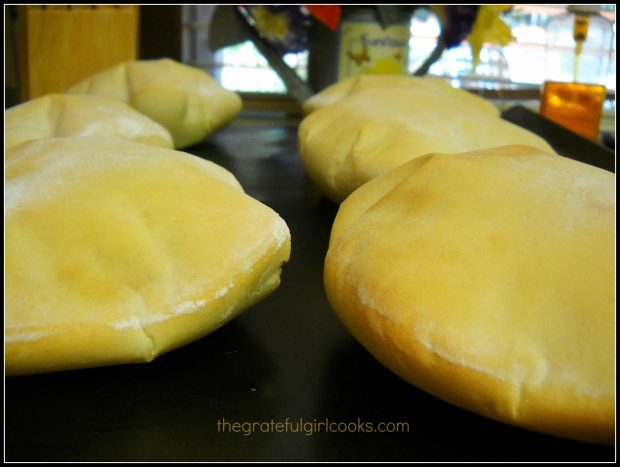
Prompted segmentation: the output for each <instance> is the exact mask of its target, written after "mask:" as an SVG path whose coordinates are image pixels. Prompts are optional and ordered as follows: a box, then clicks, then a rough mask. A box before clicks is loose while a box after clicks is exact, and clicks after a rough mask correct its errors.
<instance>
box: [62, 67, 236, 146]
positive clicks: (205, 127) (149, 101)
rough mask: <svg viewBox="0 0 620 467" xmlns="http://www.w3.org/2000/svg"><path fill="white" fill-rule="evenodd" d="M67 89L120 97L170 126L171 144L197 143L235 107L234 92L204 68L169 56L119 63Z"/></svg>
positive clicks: (223, 122) (227, 119) (231, 115)
mask: <svg viewBox="0 0 620 467" xmlns="http://www.w3.org/2000/svg"><path fill="white" fill-rule="evenodd" d="M67 92H68V93H70V94H97V95H103V96H108V97H113V98H116V99H119V100H122V101H123V102H126V103H127V104H129V105H130V106H131V107H133V108H134V109H135V110H137V111H138V112H141V113H143V114H144V115H146V116H147V117H149V118H151V119H152V120H155V121H156V122H158V123H160V124H161V125H163V126H164V127H166V128H167V129H168V131H170V133H171V134H172V137H173V139H174V147H175V148H185V147H188V146H192V145H194V144H197V143H200V142H201V141H202V140H204V139H205V138H206V137H207V136H208V135H209V134H211V133H212V132H214V131H215V130H217V129H218V128H220V127H222V126H224V125H226V124H227V123H229V122H230V121H232V120H233V119H234V118H235V117H236V116H237V114H238V113H239V112H240V111H241V98H240V97H239V95H238V94H236V93H234V92H231V91H228V90H226V89H224V88H223V87H222V86H220V84H219V83H218V82H217V81H215V80H214V79H213V78H211V77H210V76H209V75H208V74H207V73H206V72H205V71H203V70H201V69H199V68H194V67H191V66H188V65H184V64H182V63H178V62H176V61H174V60H170V59H167V58H166V59H161V60H141V61H133V62H124V63H122V64H120V65H117V66H114V67H112V68H108V69H106V70H104V71H101V72H100V73H97V74H96V75H93V76H91V77H90V78H87V79H85V80H83V81H80V82H79V83H77V84H75V85H73V86H72V87H71V88H69V90H68V91H67Z"/></svg>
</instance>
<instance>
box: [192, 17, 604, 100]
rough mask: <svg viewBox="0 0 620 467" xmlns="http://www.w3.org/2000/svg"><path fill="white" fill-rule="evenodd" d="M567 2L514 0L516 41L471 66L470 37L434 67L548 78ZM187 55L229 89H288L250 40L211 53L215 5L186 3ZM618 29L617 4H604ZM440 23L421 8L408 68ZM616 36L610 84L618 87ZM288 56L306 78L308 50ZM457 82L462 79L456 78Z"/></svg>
mask: <svg viewBox="0 0 620 467" xmlns="http://www.w3.org/2000/svg"><path fill="white" fill-rule="evenodd" d="M566 6H567V5H515V6H514V8H513V9H512V11H511V12H509V13H507V14H505V15H504V16H503V18H504V20H505V22H506V23H507V24H508V25H509V26H510V27H511V30H512V32H513V35H514V37H515V41H513V42H512V43H511V44H509V45H508V46H506V47H501V48H500V47H496V46H492V45H487V46H485V47H484V48H483V49H482V52H481V55H480V64H479V65H478V67H477V68H476V69H475V71H472V64H471V63H472V62H471V53H470V49H469V46H468V44H467V43H466V42H464V43H463V44H461V45H460V46H458V47H455V48H453V49H450V50H448V51H445V52H444V54H443V55H442V57H441V59H440V60H439V61H437V62H436V63H435V64H433V66H432V67H431V68H430V73H431V74H434V75H438V76H446V77H451V78H454V79H455V80H458V82H460V84H462V85H465V86H467V87H474V88H476V87H481V88H514V87H515V86H517V87H518V86H524V87H532V86H538V85H540V84H541V83H542V82H543V81H544V51H545V41H546V31H545V28H546V25H547V24H548V22H549V21H550V19H551V18H553V16H554V15H558V14H561V13H564V11H565V7H566ZM183 8H184V12H183V19H184V40H183V43H184V52H183V58H184V61H186V62H188V63H191V64H193V65H195V66H199V67H202V68H204V69H206V70H207V71H209V72H210V73H211V74H212V75H213V76H214V77H215V78H216V79H218V80H219V81H220V82H221V83H222V85H223V86H224V87H226V88H228V89H231V90H236V91H242V92H265V93H285V92H286V88H285V86H284V84H283V83H282V81H281V80H280V78H279V77H278V75H277V74H276V73H275V72H274V71H273V70H272V69H271V68H270V67H269V65H268V63H267V61H266V60H265V58H264V57H263V56H262V55H261V54H260V53H259V52H258V50H256V48H255V47H254V45H253V44H252V43H251V42H249V41H248V42H245V43H242V44H238V45H234V46H230V47H226V48H224V49H222V50H220V51H218V52H217V53H215V54H213V53H211V51H210V50H209V48H208V44H207V39H208V34H207V32H208V27H209V21H210V17H211V15H212V13H213V10H214V8H215V6H213V5H191V6H184V7H183ZM602 14H603V16H605V17H606V18H608V19H609V20H610V21H611V22H612V24H613V28H614V34H615V17H616V14H615V5H602ZM439 33H440V25H439V22H438V20H437V18H436V17H435V16H434V15H433V14H432V13H429V12H428V11H427V10H422V9H419V10H417V11H416V14H415V15H414V16H413V18H412V20H411V39H410V54H409V70H410V71H412V72H413V71H415V70H416V69H417V68H418V67H419V66H420V65H421V64H422V63H423V61H424V60H425V59H426V57H428V55H429V54H430V53H431V51H432V50H433V49H434V47H435V44H436V41H437V37H438V35H439ZM615 56H616V50H615V40H614V41H613V50H612V67H611V69H610V70H609V75H608V83H607V87H608V89H612V90H614V91H615V89H616V69H615V63H616V60H615ZM284 60H285V61H286V62H287V64H288V65H289V66H291V67H292V68H294V69H295V70H296V71H297V73H298V74H299V76H300V77H302V78H304V79H305V78H306V76H307V66H308V52H302V53H299V54H288V55H286V56H285V57H284ZM457 84H458V83H457Z"/></svg>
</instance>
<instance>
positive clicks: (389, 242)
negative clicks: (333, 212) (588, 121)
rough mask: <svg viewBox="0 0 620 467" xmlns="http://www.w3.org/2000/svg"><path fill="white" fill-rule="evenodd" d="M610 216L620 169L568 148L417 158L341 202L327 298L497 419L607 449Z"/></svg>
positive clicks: (403, 360)
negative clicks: (579, 158) (564, 152)
mask: <svg viewBox="0 0 620 467" xmlns="http://www.w3.org/2000/svg"><path fill="white" fill-rule="evenodd" d="M614 213H615V178H614V174H612V173H610V172H606V171H604V170H601V169H598V168H596V167H592V166H588V165H585V164H582V163H580V162H576V161H573V160H571V159H567V158H564V157H561V156H556V155H548V154H545V153H543V152H540V151H539V150H536V149H534V148H528V147H523V146H509V147H503V148H496V149H490V150H485V151H479V152H475V153H469V154H463V155H454V154H453V155H443V154H435V155H427V156H423V157H420V158H417V159H414V160H412V161H410V162H408V163H406V164H404V165H402V166H400V167H398V168H397V169H395V170H393V171H391V172H389V173H387V174H385V175H383V176H381V177H378V178H376V179H374V180H372V181H371V182H369V183H367V184H366V185H364V186H363V187H361V188H360V189H359V190H357V191H355V192H354V193H353V194H352V195H351V196H350V197H349V198H347V200H346V201H345V202H344V203H343V204H342V205H341V206H340V210H339V212H338V215H337V217H336V221H335V223H334V227H333V230H332V236H331V239H330V246H329V251H328V254H327V258H326V261H325V287H326V291H327V296H328V299H329V302H330V303H331V306H332V307H333V309H334V311H335V312H336V314H337V315H338V316H339V318H340V319H341V321H342V322H343V324H344V325H345V327H346V328H347V329H348V330H349V331H350V332H351V333H352V334H353V336H355V337H356V338H357V339H358V340H359V342H360V343H361V344H362V345H364V347H366V349H368V351H369V352H370V353H371V354H373V355H374V356H375V357H376V358H377V359H378V360H379V361H380V362H381V363H382V364H384V365H385V366H386V367H388V368H389V369H390V370H392V371H393V372H394V373H396V374H397V375H399V376H400V377H402V378H403V379H405V380H407V381H408V382H410V383H411V384H413V385H415V386H417V387H419V388H421V389H423V390H425V391H428V392H429V393H431V394H434V395H436V396H437V397H439V398H442V399H444V400H446V401H448V402H450V403H453V404H455V405H458V406H460V407H463V408H465V409H469V410H472V411H474V412H477V413H479V414H482V415H485V416H487V417H490V418H493V419H496V420H499V421H502V422H506V423H510V424H514V425H518V426H521V427H525V428H528V429H532V430H536V431H541V432H545V433H550V434H554V435H558V436H563V437H569V438H575V439H579V440H585V441H594V442H600V443H613V442H614V439H615V434H614V432H615V422H614V417H615V335H614V334H615V326H614V323H615V260H614V257H615V254H614V253H615V247H614V242H615V223H614ZM386 233H388V234H387V235H386Z"/></svg>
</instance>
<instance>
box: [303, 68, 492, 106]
mask: <svg viewBox="0 0 620 467" xmlns="http://www.w3.org/2000/svg"><path fill="white" fill-rule="evenodd" d="M369 89H392V90H396V89H398V90H399V91H400V92H407V91H409V90H412V89H413V90H425V91H427V92H433V93H435V92H439V93H443V94H447V95H449V96H450V98H451V99H454V100H455V107H458V105H459V103H460V104H462V105H465V106H471V107H475V108H478V109H479V110H481V111H483V112H488V113H490V114H491V115H497V116H499V109H498V108H497V107H495V106H494V105H493V104H492V103H491V102H489V101H487V100H486V99H483V98H482V97H479V96H476V95H475V94H472V93H470V92H467V91H465V90H462V89H457V88H453V87H452V86H451V85H450V84H449V83H448V82H446V81H445V80H443V79H441V78H437V77H435V76H423V77H418V76H403V75H380V74H377V75H359V76H353V77H351V78H346V79H344V80H342V81H339V82H337V83H335V84H332V85H331V86H329V87H327V88H325V89H324V90H323V91H321V92H319V93H317V94H315V95H314V96H312V97H311V98H310V99H308V100H307V101H306V102H304V105H303V113H304V115H308V114H310V113H312V112H314V111H315V110H318V109H321V108H323V107H325V106H327V105H331V104H334V103H336V102H338V101H339V100H341V99H343V98H344V97H347V96H349V95H351V94H356V93H360V92H364V91H367V90H369Z"/></svg>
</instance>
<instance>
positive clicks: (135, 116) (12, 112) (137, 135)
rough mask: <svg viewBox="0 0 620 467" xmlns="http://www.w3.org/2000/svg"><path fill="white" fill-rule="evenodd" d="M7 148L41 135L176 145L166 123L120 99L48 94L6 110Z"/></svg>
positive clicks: (170, 146)
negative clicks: (161, 123)
mask: <svg viewBox="0 0 620 467" xmlns="http://www.w3.org/2000/svg"><path fill="white" fill-rule="evenodd" d="M4 134H5V148H6V149H8V148H11V147H13V146H17V145H18V144H21V143H24V142H26V141H32V140H35V139H41V138H53V137H65V136H67V137H68V136H75V137H81V136H119V137H122V138H126V139H128V140H131V141H135V142H138V143H144V144H152V145H154V146H160V147H163V148H172V136H171V135H170V133H168V130H166V129H165V128H164V127H163V126H161V125H160V124H159V123H156V122H154V121H153V120H151V119H149V118H147V117H145V116H144V115H142V114H141V113H139V112H136V111H135V110H133V109H132V108H131V107H129V106H128V105H126V104H124V103H122V102H119V101H118V100H116V99H110V98H108V97H103V96H69V95H65V94H48V95H47V96H43V97H39V98H36V99H33V100H31V101H28V102H25V103H23V104H20V105H18V106H15V107H12V108H10V109H8V110H7V111H6V112H5V132H4Z"/></svg>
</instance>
